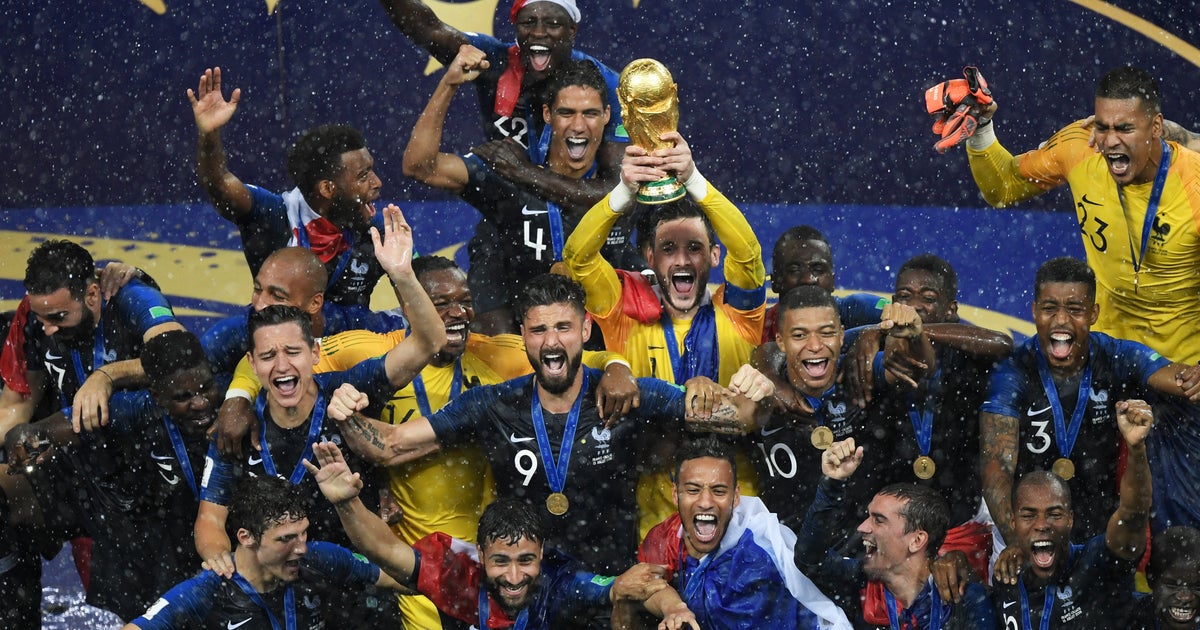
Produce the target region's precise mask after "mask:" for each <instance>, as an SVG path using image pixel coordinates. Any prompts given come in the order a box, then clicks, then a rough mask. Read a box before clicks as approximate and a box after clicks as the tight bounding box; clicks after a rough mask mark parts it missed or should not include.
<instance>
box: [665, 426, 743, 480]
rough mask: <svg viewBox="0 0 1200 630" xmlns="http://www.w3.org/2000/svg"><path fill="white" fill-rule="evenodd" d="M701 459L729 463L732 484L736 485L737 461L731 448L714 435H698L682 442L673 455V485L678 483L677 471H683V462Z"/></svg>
mask: <svg viewBox="0 0 1200 630" xmlns="http://www.w3.org/2000/svg"><path fill="white" fill-rule="evenodd" d="M703 457H711V458H713V459H723V460H725V461H727V462H729V467H730V468H731V469H732V470H733V482H734V483H735V484H736V483H737V459H736V458H735V457H734V455H733V448H732V447H731V446H729V443H728V442H726V441H725V440H723V439H721V438H720V437H717V436H715V435H700V436H697V437H694V438H691V439H689V440H685V441H684V443H683V445H682V446H680V447H679V450H678V451H676V453H675V477H674V481H675V483H679V471H680V470H682V469H683V463H684V462H687V461H691V460H693V459H701V458H703Z"/></svg>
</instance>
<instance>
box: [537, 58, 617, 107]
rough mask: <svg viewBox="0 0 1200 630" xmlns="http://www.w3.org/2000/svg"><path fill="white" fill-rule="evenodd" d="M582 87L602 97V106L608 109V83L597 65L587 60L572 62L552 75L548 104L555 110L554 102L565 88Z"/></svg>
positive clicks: (547, 94)
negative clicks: (594, 91)
mask: <svg viewBox="0 0 1200 630" xmlns="http://www.w3.org/2000/svg"><path fill="white" fill-rule="evenodd" d="M569 87H582V88H591V89H593V90H596V93H597V94H599V95H600V104H601V105H603V106H604V107H608V105H609V103H608V83H606V82H605V81H604V75H602V74H600V69H599V68H597V67H596V64H594V63H592V62H590V61H587V60H571V61H568V62H567V63H566V64H565V65H563V66H562V67H561V68H558V69H556V70H554V71H553V73H552V74H551V75H550V84H549V86H547V88H546V104H547V105H549V106H550V109H552V110H553V109H554V100H555V99H557V98H558V93H559V92H561V91H562V90H563V88H569Z"/></svg>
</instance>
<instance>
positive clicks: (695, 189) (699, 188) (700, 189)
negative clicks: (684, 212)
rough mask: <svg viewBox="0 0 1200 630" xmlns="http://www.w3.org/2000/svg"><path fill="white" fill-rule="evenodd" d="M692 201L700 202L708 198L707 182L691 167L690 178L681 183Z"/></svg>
mask: <svg viewBox="0 0 1200 630" xmlns="http://www.w3.org/2000/svg"><path fill="white" fill-rule="evenodd" d="M683 185H684V186H685V187H686V188H687V191H688V194H689V195H691V196H692V199H694V200H696V201H700V200H702V199H704V198H705V197H707V196H708V180H707V179H704V176H703V175H701V174H700V169H698V168H696V167H695V166H693V167H692V176H691V177H688V179H687V181H686V182H684V183H683Z"/></svg>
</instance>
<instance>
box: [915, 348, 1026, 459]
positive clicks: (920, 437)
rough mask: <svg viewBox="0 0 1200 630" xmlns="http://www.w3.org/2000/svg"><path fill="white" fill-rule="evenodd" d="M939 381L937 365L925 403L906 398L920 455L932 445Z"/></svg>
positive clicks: (927, 451) (939, 374) (925, 454)
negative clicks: (921, 403) (918, 405)
mask: <svg viewBox="0 0 1200 630" xmlns="http://www.w3.org/2000/svg"><path fill="white" fill-rule="evenodd" d="M1039 356H1040V355H1039ZM941 382H942V368H941V367H939V368H938V369H937V372H934V374H933V377H932V378H930V379H929V383H928V385H927V388H928V389H926V390H925V405H924V406H923V407H921V408H920V409H918V408H917V397H916V395H915V394H914V395H911V396H909V398H908V420H909V421H910V422H912V427H913V434H914V435H916V437H917V448H918V449H920V451H921V455H922V456H928V455H929V449H930V448H932V446H933V411H934V400H935V399H936V398H937V394H938V389H940V387H941Z"/></svg>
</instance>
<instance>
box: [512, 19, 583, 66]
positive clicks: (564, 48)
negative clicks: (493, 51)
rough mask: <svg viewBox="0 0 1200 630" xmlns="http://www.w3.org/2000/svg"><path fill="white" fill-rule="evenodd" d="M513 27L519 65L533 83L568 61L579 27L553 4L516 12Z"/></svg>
mask: <svg viewBox="0 0 1200 630" xmlns="http://www.w3.org/2000/svg"><path fill="white" fill-rule="evenodd" d="M515 26H516V28H517V47H518V48H519V49H520V55H521V63H523V64H525V70H526V71H527V72H529V73H530V74H531V75H532V77H531V78H532V79H533V80H534V81H535V82H537V81H541V80H542V79H543V78H545V77H546V75H547V74H549V72H550V69H551V68H553V67H554V66H556V65H557V66H560V67H561V66H562V65H563V64H565V63H566V62H567V61H570V59H571V49H572V48H573V47H574V46H575V33H576V31H577V30H578V26H577V25H576V24H575V21H574V20H572V19H571V16H570V15H569V14H568V13H567V10H566V9H564V8H562V7H560V6H558V5H557V4H554V3H552V2H532V3H529V4H526V5H525V6H524V7H522V8H521V10H520V11H518V12H517V19H516V23H515Z"/></svg>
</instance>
